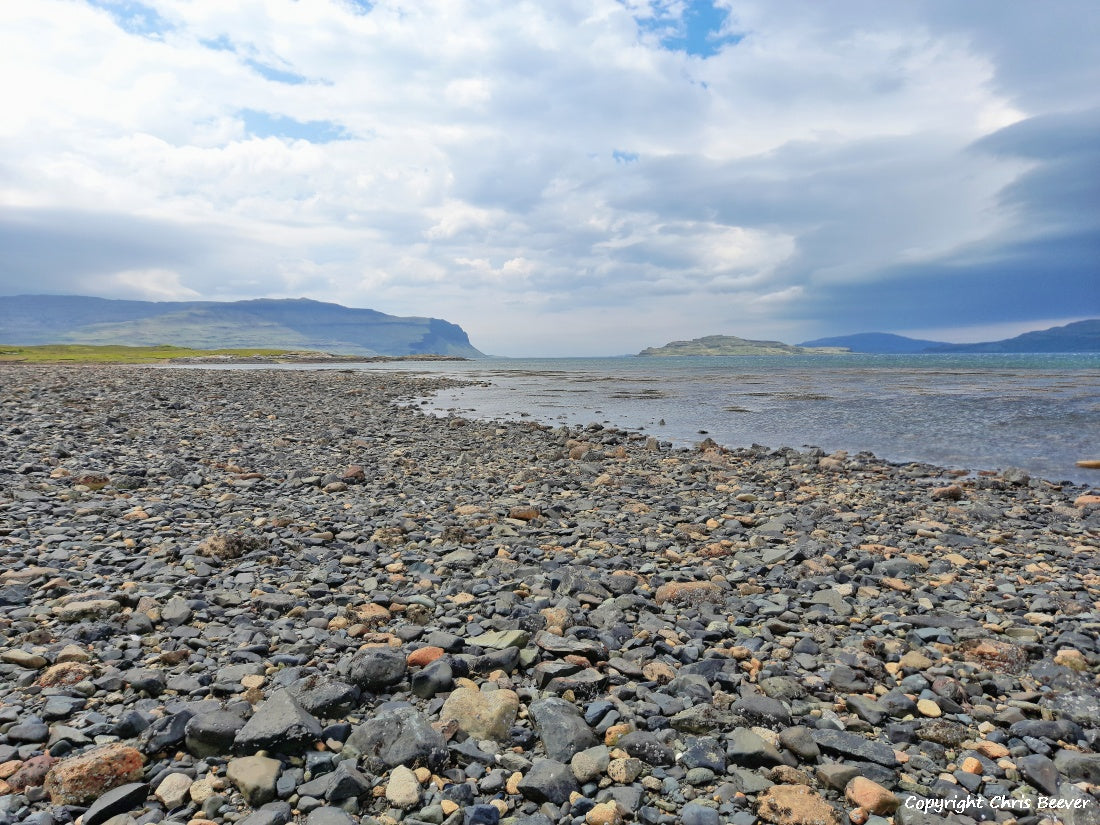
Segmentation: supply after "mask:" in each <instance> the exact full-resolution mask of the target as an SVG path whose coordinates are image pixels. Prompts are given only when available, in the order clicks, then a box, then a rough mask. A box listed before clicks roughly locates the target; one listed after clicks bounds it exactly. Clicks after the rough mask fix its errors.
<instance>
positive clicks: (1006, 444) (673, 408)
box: [294, 354, 1100, 485]
mask: <svg viewBox="0 0 1100 825" xmlns="http://www.w3.org/2000/svg"><path fill="white" fill-rule="evenodd" d="M326 366H328V367H337V366H338V367H340V368H343V369H348V368H351V367H353V366H354V368H356V369H365V370H369V371H379V370H398V371H405V372H429V373H432V374H443V375H449V376H453V377H455V378H461V379H465V380H471V381H476V382H478V384H477V385H475V386H467V387H459V388H454V389H449V390H444V391H441V392H439V393H436V394H435V395H434V396H432V397H430V398H427V399H421V400H420V401H419V402H418V403H419V405H420V406H421V408H422V409H424V410H425V411H429V412H433V413H436V414H443V415H446V414H460V415H464V416H472V417H478V418H489V419H516V418H531V419H534V420H537V421H541V422H544V423H548V424H559V423H560V424H589V423H592V422H599V423H602V424H604V425H607V426H615V427H620V428H624V429H632V430H640V431H643V432H646V433H648V434H651V435H654V436H656V437H657V438H659V439H661V440H667V441H671V442H673V443H674V444H677V445H687V444H692V443H695V442H698V441H699V440H701V439H702V438H705V437H707V436H709V437H710V438H712V439H714V440H715V441H717V442H718V443H720V444H724V445H728V446H747V445H749V444H753V443H757V444H765V445H767V446H770V447H779V446H793V447H803V446H818V447H821V448H823V449H825V450H826V451H830V452H831V451H833V450H839V449H844V450H849V451H850V452H858V451H861V450H869V451H871V452H873V453H875V454H876V455H877V456H879V457H880V458H884V459H887V460H890V461H925V462H930V463H934V464H940V465H943V466H946V467H952V468H960V469H967V470H972V471H976V470H982V469H1003V468H1005V467H1023V468H1024V469H1026V470H1028V471H1029V472H1031V473H1033V474H1035V475H1038V476H1041V477H1044V478H1049V479H1052V480H1072V481H1074V482H1077V483H1081V484H1092V485H1100V471H1095V470H1085V469H1081V468H1078V467H1076V466H1075V462H1076V461H1077V460H1078V459H1083V458H1100V354H1068V355H1061V354H1055V355H1048V354H1040V355H1002V354H942V355H839V356H814V357H801V356H793V357H791V356H759V357H689V358H564V359H522V360H520V359H516V360H510V359H493V360H484V361H465V362H434V363H432V362H404V363H387V364H364V365H349V364H340V365H326ZM311 367H312V365H303V366H296V367H294V368H311Z"/></svg>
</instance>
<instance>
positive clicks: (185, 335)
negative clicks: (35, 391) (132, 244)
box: [0, 295, 483, 358]
mask: <svg viewBox="0 0 1100 825" xmlns="http://www.w3.org/2000/svg"><path fill="white" fill-rule="evenodd" d="M0 342H3V343H5V344H22V345H34V344H61V343H71V344H118V345H127V346H150V345H158V344H165V343H169V344H174V345H177V346H187V347H193V348H195V349H213V348H226V347H236V348H246V347H275V348H284V349H311V350H322V351H326V352H335V353H341V354H348V355H424V354H429V353H430V354H436V355H456V356H463V357H473V358H477V357H482V356H483V353H482V352H480V351H479V350H477V349H476V348H475V347H474V346H473V345H472V344H471V343H470V339H469V336H468V335H467V334H466V332H465V331H464V330H463V329H462V328H461V327H460V326H458V325H457V324H453V323H451V322H449V321H445V320H442V319H440V318H427V317H419V316H412V317H399V316H395V315H387V314H386V313H384V312H379V311H378V310H373V309H360V308H354V307H346V306H343V305H341V304H335V303H328V302H323V301H315V300H312V299H309V298H253V299H248V300H243V301H130V300H119V299H111V298H94V297H90V296H82V295H15V296H4V297H0Z"/></svg>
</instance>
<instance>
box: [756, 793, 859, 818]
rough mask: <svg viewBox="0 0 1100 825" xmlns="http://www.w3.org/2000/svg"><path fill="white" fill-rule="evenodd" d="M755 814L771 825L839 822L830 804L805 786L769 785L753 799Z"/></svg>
mask: <svg viewBox="0 0 1100 825" xmlns="http://www.w3.org/2000/svg"><path fill="white" fill-rule="evenodd" d="M756 815H757V816H759V817H760V818H761V819H762V820H764V821H765V822H771V823H773V825H840V818H839V816H838V815H837V812H836V811H835V810H834V809H833V807H832V806H831V805H829V803H828V802H826V801H825V800H824V799H822V798H821V797H820V796H818V795H817V794H816V793H814V791H813V790H812V789H811V788H809V787H807V786H806V785H773V786H772V787H770V788H768V789H767V790H766V791H764V792H763V793H762V794H760V795H759V796H758V797H757V798H756Z"/></svg>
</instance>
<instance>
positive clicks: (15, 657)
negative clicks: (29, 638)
mask: <svg viewBox="0 0 1100 825" xmlns="http://www.w3.org/2000/svg"><path fill="white" fill-rule="evenodd" d="M0 662H6V663H7V664H9V665H15V666H16V667H24V668H27V669H28V670H41V669H42V668H44V667H45V666H46V665H47V664H49V662H48V661H47V659H46V657H45V656H42V655H40V654H38V653H28V652H27V651H25V650H20V649H18V648H14V649H12V650H5V651H4V652H3V653H0Z"/></svg>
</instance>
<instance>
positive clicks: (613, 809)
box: [584, 802, 625, 825]
mask: <svg viewBox="0 0 1100 825" xmlns="http://www.w3.org/2000/svg"><path fill="white" fill-rule="evenodd" d="M623 822H625V820H624V819H623V814H622V812H621V811H620V810H619V805H618V803H616V802H600V803H597V804H596V805H593V806H592V808H591V810H589V811H588V813H586V814H585V815H584V823H585V825H623Z"/></svg>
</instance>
